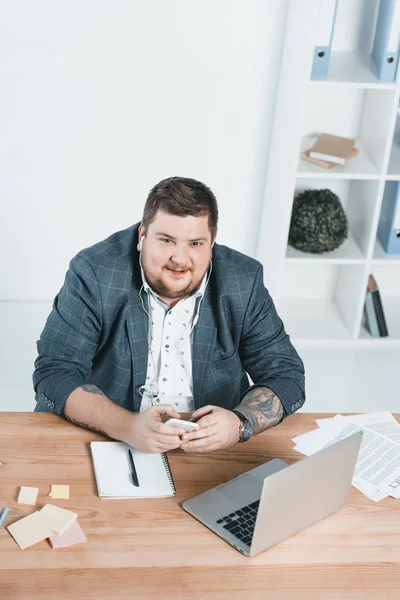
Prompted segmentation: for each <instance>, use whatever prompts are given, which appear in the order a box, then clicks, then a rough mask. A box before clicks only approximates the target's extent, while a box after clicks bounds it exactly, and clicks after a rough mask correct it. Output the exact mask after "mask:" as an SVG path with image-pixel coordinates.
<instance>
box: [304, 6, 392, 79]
mask: <svg viewBox="0 0 400 600" xmlns="http://www.w3.org/2000/svg"><path fill="white" fill-rule="evenodd" d="M382 1H385V0H382ZM379 2H380V0H352V1H351V2H349V1H348V0H338V5H337V15H336V21H335V28H334V32H333V39H332V53H331V58H330V61H329V70H328V76H327V78H326V79H325V80H319V81H318V80H311V82H312V84H313V85H327V86H332V85H338V86H340V85H342V86H353V87H360V88H364V89H367V88H379V89H389V88H394V87H395V83H382V82H381V81H380V80H379V78H378V74H377V69H376V67H375V64H374V62H373V60H372V58H371V49H372V46H373V42H374V37H375V30H376V22H377V16H378V8H379Z"/></svg>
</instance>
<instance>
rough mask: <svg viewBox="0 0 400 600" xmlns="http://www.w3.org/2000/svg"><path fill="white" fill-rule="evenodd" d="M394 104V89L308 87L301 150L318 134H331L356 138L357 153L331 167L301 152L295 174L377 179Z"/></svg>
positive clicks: (312, 141)
mask: <svg viewBox="0 0 400 600" xmlns="http://www.w3.org/2000/svg"><path fill="white" fill-rule="evenodd" d="M395 103H396V95H395V90H394V89H352V88H329V87H326V86H325V87H323V86H317V87H316V86H310V88H309V91H308V97H307V103H306V107H307V108H306V114H305V120H304V127H303V138H302V142H301V152H303V151H304V150H307V149H309V148H310V147H311V146H312V145H313V144H314V142H315V140H316V138H317V136H318V135H319V134H320V133H330V134H333V135H339V136H343V137H350V138H355V139H356V146H357V148H358V149H359V153H358V155H357V156H355V157H354V158H351V159H350V160H349V161H348V162H347V163H346V164H345V165H343V166H341V165H339V166H337V167H334V168H333V169H324V168H323V167H319V166H318V165H314V164H312V163H309V162H307V161H305V160H304V159H302V158H301V155H300V156H299V163H298V175H297V176H298V177H310V176H311V175H312V176H313V177H331V178H342V179H379V177H380V176H381V175H382V174H383V165H384V158H385V151H386V148H387V141H388V132H389V129H390V121H391V115H392V114H393V109H394V106H395ZM327 173H328V174H327Z"/></svg>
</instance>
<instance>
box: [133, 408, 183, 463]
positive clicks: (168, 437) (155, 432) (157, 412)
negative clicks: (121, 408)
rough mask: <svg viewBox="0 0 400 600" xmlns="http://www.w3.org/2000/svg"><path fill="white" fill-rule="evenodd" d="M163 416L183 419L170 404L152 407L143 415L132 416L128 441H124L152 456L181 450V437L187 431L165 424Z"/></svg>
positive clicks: (142, 413)
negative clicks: (174, 449)
mask: <svg viewBox="0 0 400 600" xmlns="http://www.w3.org/2000/svg"><path fill="white" fill-rule="evenodd" d="M163 415H168V416H169V417H174V418H175V419H180V418H181V416H180V414H179V413H178V412H176V410H175V409H174V408H173V407H172V406H170V405H169V404H157V405H155V406H151V407H150V408H148V409H147V410H144V411H143V412H141V413H135V414H133V415H132V421H131V424H130V426H129V432H128V435H127V437H128V439H124V441H125V442H126V443H127V444H130V445H131V446H133V447H134V448H135V449H136V450H139V451H140V452H146V453H152V454H154V453H160V452H167V451H168V450H172V449H173V448H179V446H180V445H181V443H182V440H181V438H180V437H179V436H180V435H181V434H183V433H185V430H184V429H179V428H177V427H170V426H169V425H166V424H165V423H163V422H162V416H163Z"/></svg>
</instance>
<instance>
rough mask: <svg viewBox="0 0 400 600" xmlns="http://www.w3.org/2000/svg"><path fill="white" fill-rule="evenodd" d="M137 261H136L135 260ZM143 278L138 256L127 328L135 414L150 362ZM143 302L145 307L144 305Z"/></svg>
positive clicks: (138, 406) (140, 400) (137, 410)
mask: <svg viewBox="0 0 400 600" xmlns="http://www.w3.org/2000/svg"><path fill="white" fill-rule="evenodd" d="M134 260H135V259H134ZM141 287H142V277H141V274H140V268H139V261H138V256H137V257H136V260H135V266H134V269H133V278H132V291H131V294H130V302H129V306H128V309H127V318H126V326H127V333H128V339H129V344H130V348H131V353H132V373H133V406H134V410H135V412H139V411H140V405H141V403H142V394H141V393H140V392H139V390H140V388H141V386H143V385H144V383H145V381H146V375H147V361H148V353H149V347H148V331H149V321H148V319H149V317H148V315H147V314H146V312H145V311H144V309H143V306H144V307H145V309H146V310H148V308H147V306H146V304H147V294H146V292H144V291H143V290H142V292H141V295H139V291H140V289H141ZM142 300H143V305H142Z"/></svg>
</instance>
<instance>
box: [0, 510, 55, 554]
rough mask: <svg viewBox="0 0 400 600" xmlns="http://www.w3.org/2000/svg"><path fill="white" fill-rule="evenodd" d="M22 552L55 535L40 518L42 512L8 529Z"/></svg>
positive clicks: (25, 518)
mask: <svg viewBox="0 0 400 600" xmlns="http://www.w3.org/2000/svg"><path fill="white" fill-rule="evenodd" d="M7 530H8V531H9V532H10V533H11V535H12V536H13V538H14V540H15V541H16V542H17V544H18V546H19V547H20V548H21V550H25V548H29V546H33V544H37V543H38V542H41V541H42V540H45V539H46V538H48V537H50V536H51V535H53V532H52V530H51V527H50V526H49V525H48V524H47V523H46V521H45V520H44V519H42V517H41V516H40V511H38V510H37V511H35V512H34V513H32V514H31V515H28V516H27V517H24V518H23V519H20V520H19V521H16V522H15V523H12V524H11V525H9V526H8V527H7Z"/></svg>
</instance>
